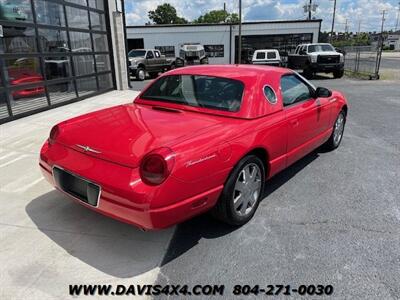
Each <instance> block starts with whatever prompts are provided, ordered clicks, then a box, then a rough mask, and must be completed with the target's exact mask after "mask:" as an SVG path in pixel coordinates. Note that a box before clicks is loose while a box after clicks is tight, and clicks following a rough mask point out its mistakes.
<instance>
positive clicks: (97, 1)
mask: <svg viewBox="0 0 400 300" xmlns="http://www.w3.org/2000/svg"><path fill="white" fill-rule="evenodd" d="M88 2H89V6H90V7H93V8H97V9H101V10H104V2H103V0H88Z"/></svg>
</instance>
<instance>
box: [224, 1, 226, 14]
mask: <svg viewBox="0 0 400 300" xmlns="http://www.w3.org/2000/svg"><path fill="white" fill-rule="evenodd" d="M224 11H225V12H226V2H224Z"/></svg>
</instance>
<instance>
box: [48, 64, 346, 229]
mask: <svg viewBox="0 0 400 300" xmlns="http://www.w3.org/2000/svg"><path fill="white" fill-rule="evenodd" d="M347 109H348V108H347V103H346V99H345V98H344V96H343V95H342V94H341V93H339V92H336V91H334V92H331V91H330V90H328V89H326V88H315V87H314V86H313V85H312V84H311V83H309V82H308V81H307V80H305V79H304V78H303V77H301V76H300V75H298V74H297V73H295V72H293V71H291V70H288V69H284V68H275V67H265V66H262V67H261V66H245V65H230V66H210V65H207V66H194V67H186V68H180V69H175V70H172V71H169V72H167V73H164V74H163V75H161V76H160V77H158V79H156V80H155V81H154V82H152V83H151V84H150V85H149V86H148V87H147V88H145V89H144V90H143V91H142V92H141V93H140V94H139V95H138V96H137V98H136V99H135V101H134V102H133V103H130V104H126V105H119V106H115V107H111V108H107V109H103V110H100V111H97V112H93V113H89V114H85V115H82V116H79V117H76V118H73V119H70V120H67V121H64V122H61V123H59V124H58V125H56V126H54V127H53V128H52V130H51V132H50V136H49V139H48V140H47V141H46V142H45V144H44V145H43V147H42V149H41V153H40V167H41V170H42V172H43V174H44V176H45V177H46V179H47V180H48V181H49V182H50V183H51V184H52V185H54V186H55V187H56V188H57V189H58V190H60V191H62V192H64V193H65V194H67V195H69V196H71V197H72V198H73V199H75V200H76V201H77V202H79V203H81V204H83V205H84V206H86V207H88V208H91V209H93V210H95V211H98V212H100V213H103V214H105V215H107V216H110V217H112V218H115V219H118V220H121V221H124V222H128V223H130V224H134V225H136V226H138V227H140V228H143V229H157V228H164V227H168V226H170V225H173V224H176V223H179V222H182V221H184V220H186V219H189V218H191V217H193V216H195V215H198V214H200V213H203V212H205V211H208V210H211V211H212V213H213V215H214V216H216V217H217V218H219V219H221V220H223V221H224V222H227V223H229V224H232V225H242V224H244V223H246V222H247V221H249V220H250V219H251V218H252V216H253V215H254V213H255V211H256V209H257V207H258V205H259V202H260V200H261V198H262V192H263V188H264V184H265V182H266V180H267V179H269V178H271V177H272V176H274V175H275V174H276V173H278V172H279V171H281V170H283V169H285V168H286V167H287V166H289V165H291V164H292V163H294V162H295V161H297V160H298V159H300V158H301V157H303V156H305V155H306V154H307V153H309V152H311V151H312V150H313V149H315V148H317V147H319V146H321V145H324V146H325V147H327V148H328V149H335V148H337V147H338V146H339V144H340V142H341V140H342V136H343V130H344V125H345V121H346V115H347Z"/></svg>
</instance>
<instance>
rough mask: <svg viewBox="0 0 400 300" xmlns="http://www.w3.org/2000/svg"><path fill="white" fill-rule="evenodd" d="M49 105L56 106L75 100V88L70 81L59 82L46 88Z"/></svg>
mask: <svg viewBox="0 0 400 300" xmlns="http://www.w3.org/2000/svg"><path fill="white" fill-rule="evenodd" d="M47 91H48V93H49V96H50V102H51V104H57V103H61V102H65V101H69V100H72V99H74V98H76V93H75V87H74V84H73V83H72V82H71V81H66V82H61V83H57V84H53V85H49V86H48V87H47Z"/></svg>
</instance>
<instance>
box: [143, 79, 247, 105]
mask: <svg viewBox="0 0 400 300" xmlns="http://www.w3.org/2000/svg"><path fill="white" fill-rule="evenodd" d="M243 89H244V85H243V83H242V82H241V81H238V80H233V79H228V78H221V77H211V76H200V75H170V76H165V77H161V78H160V79H158V80H157V81H156V82H155V83H153V84H152V85H151V86H150V87H149V88H148V89H147V90H146V91H145V92H144V93H143V94H142V96H141V98H142V99H147V100H156V101H163V102H173V103H178V104H184V105H189V106H194V107H204V108H210V109H217V110H225V111H230V112H235V111H238V110H239V109H240V105H241V102H242V95H243Z"/></svg>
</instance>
